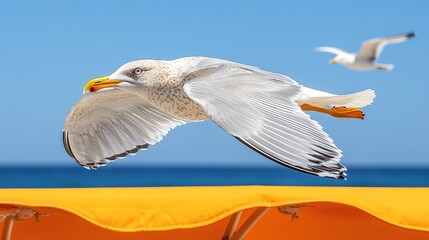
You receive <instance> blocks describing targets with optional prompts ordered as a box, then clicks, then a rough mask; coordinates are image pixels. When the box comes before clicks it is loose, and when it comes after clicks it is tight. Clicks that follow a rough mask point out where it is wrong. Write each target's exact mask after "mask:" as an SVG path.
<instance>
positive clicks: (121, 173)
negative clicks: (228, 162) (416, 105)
mask: <svg viewBox="0 0 429 240" xmlns="http://www.w3.org/2000/svg"><path fill="white" fill-rule="evenodd" d="M428 173H429V167H425V168H421V167H414V168H399V167H390V168H385V167H383V168H382V167H352V168H349V169H348V171H347V175H348V176H347V180H337V179H330V178H321V177H318V176H313V175H309V174H305V173H302V172H298V171H295V170H291V169H288V168H284V167H248V168H242V167H228V168H223V167H111V166H107V167H102V168H100V169H97V170H87V169H84V168H82V167H79V166H75V167H23V166H22V167H5V166H3V167H0V176H1V179H2V180H1V181H0V188H80V187H163V186H233V185H272V186H354V187H429V174H428Z"/></svg>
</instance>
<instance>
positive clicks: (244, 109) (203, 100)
mask: <svg viewBox="0 0 429 240" xmlns="http://www.w3.org/2000/svg"><path fill="white" fill-rule="evenodd" d="M184 89H185V92H186V93H187V94H188V95H189V97H190V98H192V99H193V100H194V101H196V102H198V103H199V104H200V105H201V106H202V107H203V109H204V110H205V111H206V112H207V113H208V114H209V115H210V116H211V119H212V120H213V121H214V122H215V123H216V124H218V125H219V126H220V127H222V128H223V129H224V130H226V131H227V132H229V133H230V134H232V135H233V136H234V137H236V138H237V139H238V140H240V141H241V142H242V143H244V144H245V145H247V146H248V147H250V148H252V149H253V150H255V151H257V152H258V153H260V154H262V155H264V156H265V157H267V158H269V159H271V160H273V161H276V162H278V163H280V164H282V165H285V166H288V167H291V168H294V169H297V170H300V171H303V172H307V173H311V174H315V175H319V176H323V177H333V178H344V177H345V175H346V174H345V170H346V169H345V167H344V166H343V165H341V164H340V163H339V160H340V158H341V151H340V150H339V149H338V148H337V147H336V146H335V145H334V143H333V141H332V140H331V138H329V136H328V135H327V134H326V133H325V132H324V131H323V130H322V128H321V126H320V125H319V124H318V123H317V122H316V121H313V120H311V119H310V117H309V116H308V115H307V114H306V113H304V112H303V111H302V110H301V109H300V107H299V106H298V104H297V103H296V102H295V100H296V98H297V96H298V95H299V94H300V92H301V89H302V87H301V86H300V85H298V84H297V83H296V82H295V81H293V80H292V79H290V78H289V77H287V76H284V75H280V74H273V73H269V72H265V71H262V70H260V69H257V68H253V67H248V66H244V65H235V64H220V65H218V66H216V67H214V68H213V69H212V70H211V72H210V73H206V74H204V75H203V76H199V77H197V78H195V79H193V80H191V81H189V82H188V83H186V84H185V86H184Z"/></svg>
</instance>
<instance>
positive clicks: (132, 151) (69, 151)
mask: <svg viewBox="0 0 429 240" xmlns="http://www.w3.org/2000/svg"><path fill="white" fill-rule="evenodd" d="M63 145H64V149H65V150H66V152H67V154H68V155H69V156H70V157H72V158H73V159H74V160H75V161H76V163H77V164H79V165H80V166H82V167H84V168H86V169H90V170H93V169H97V168H99V167H102V166H105V165H106V164H108V163H109V162H112V161H115V160H116V159H117V158H123V157H126V156H127V155H128V154H135V153H137V152H138V151H139V150H145V149H147V148H148V147H149V144H147V143H145V144H142V145H137V146H136V147H135V148H133V149H130V150H126V151H125V152H123V153H119V154H115V155H113V156H111V157H106V158H104V159H103V160H101V161H95V162H91V163H87V162H85V163H84V162H81V161H79V160H78V159H77V158H76V156H75V155H74V154H73V151H72V148H71V145H70V135H69V132H68V131H63Z"/></svg>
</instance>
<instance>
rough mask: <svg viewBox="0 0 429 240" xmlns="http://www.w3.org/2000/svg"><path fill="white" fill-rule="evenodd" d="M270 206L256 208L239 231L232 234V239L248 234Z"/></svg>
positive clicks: (240, 239) (236, 239) (240, 238)
mask: <svg viewBox="0 0 429 240" xmlns="http://www.w3.org/2000/svg"><path fill="white" fill-rule="evenodd" d="M269 209H270V208H268V207H261V208H258V209H256V210H255V211H254V212H253V213H252V215H251V216H250V217H249V218H248V219H247V220H246V222H245V223H244V224H243V225H242V226H241V227H240V229H238V231H237V232H236V233H235V234H234V235H233V236H232V238H231V240H242V239H243V238H244V237H245V236H246V234H247V233H248V232H249V231H250V229H252V227H253V226H254V225H255V224H256V222H258V220H259V219H261V217H262V216H264V214H265V213H266V212H267V211H268V210H269Z"/></svg>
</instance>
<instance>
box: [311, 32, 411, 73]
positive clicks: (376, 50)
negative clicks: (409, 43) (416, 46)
mask: <svg viewBox="0 0 429 240" xmlns="http://www.w3.org/2000/svg"><path fill="white" fill-rule="evenodd" d="M414 36H415V33H414V32H411V33H407V34H401V35H395V36H390V37H381V38H374V39H370V40H367V41H365V42H363V43H362V47H361V49H360V50H359V52H357V53H349V52H346V51H344V50H341V49H338V48H334V47H318V48H316V49H315V50H316V51H319V52H327V53H332V54H335V55H337V56H336V57H335V58H333V59H331V60H330V61H329V62H330V63H331V64H335V63H339V64H342V65H344V66H345V67H347V68H350V69H353V70H360V71H362V70H392V69H393V65H392V64H381V63H375V61H376V60H377V58H378V57H379V56H380V53H381V51H382V50H383V48H384V46H385V45H387V44H391V43H400V42H404V41H406V40H407V39H409V38H412V37H414Z"/></svg>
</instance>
